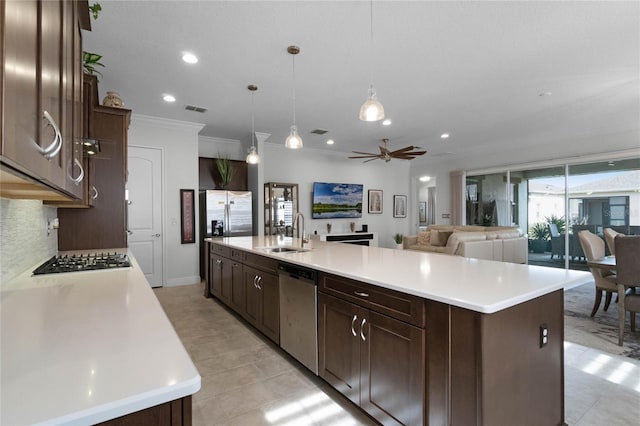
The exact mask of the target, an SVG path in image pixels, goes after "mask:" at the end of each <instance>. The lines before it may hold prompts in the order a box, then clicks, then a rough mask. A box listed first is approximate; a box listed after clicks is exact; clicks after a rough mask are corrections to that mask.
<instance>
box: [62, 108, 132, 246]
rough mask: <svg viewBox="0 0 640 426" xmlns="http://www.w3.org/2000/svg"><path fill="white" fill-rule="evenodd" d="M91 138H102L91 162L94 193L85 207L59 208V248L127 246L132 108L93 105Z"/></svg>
mask: <svg viewBox="0 0 640 426" xmlns="http://www.w3.org/2000/svg"><path fill="white" fill-rule="evenodd" d="M92 117H93V119H92V123H91V128H92V133H91V134H89V136H90V137H92V138H94V139H98V140H101V141H103V143H102V146H101V151H100V155H99V156H97V157H96V158H95V160H94V161H93V163H92V166H93V167H91V170H90V173H93V176H94V184H93V186H95V187H96V188H97V191H96V192H97V193H96V194H94V195H95V196H94V199H93V207H92V208H88V209H72V208H59V209H58V218H59V219H60V228H59V230H58V249H59V250H84V249H113V248H120V247H126V246H127V235H126V205H125V184H126V173H127V132H128V129H129V122H130V117H131V111H130V110H128V109H123V108H111V107H104V106H95V107H94V108H93V114H92Z"/></svg>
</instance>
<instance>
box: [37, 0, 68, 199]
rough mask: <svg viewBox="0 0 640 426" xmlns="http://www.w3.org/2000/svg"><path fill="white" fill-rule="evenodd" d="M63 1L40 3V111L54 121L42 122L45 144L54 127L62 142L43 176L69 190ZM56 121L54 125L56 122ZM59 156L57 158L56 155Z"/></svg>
mask: <svg viewBox="0 0 640 426" xmlns="http://www.w3.org/2000/svg"><path fill="white" fill-rule="evenodd" d="M62 5H63V2H62V1H41V2H40V15H39V20H40V24H39V25H40V68H41V69H40V110H41V113H42V114H43V115H44V114H45V112H46V113H48V114H49V116H50V117H51V120H45V119H41V118H40V117H39V118H40V119H39V123H40V139H41V140H43V142H41V143H43V144H44V145H43V146H46V144H48V141H49V140H52V139H53V138H54V136H55V133H53V128H54V125H55V127H56V129H57V130H58V137H61V138H62V140H61V141H60V142H59V143H61V144H62V146H61V147H60V150H59V151H58V148H56V149H55V150H53V151H52V153H51V156H52V158H50V159H49V161H48V170H47V172H46V173H45V175H44V176H43V178H44V179H46V180H47V181H48V182H50V183H52V184H54V185H56V186H58V187H59V188H65V186H66V175H65V164H64V162H65V157H68V156H69V155H70V152H69V150H70V148H71V146H70V145H69V143H70V142H71V141H69V139H68V138H65V137H64V135H62V132H63V131H64V117H63V108H62V106H63V103H64V102H63V99H64V96H63V87H62V69H63V64H62V56H63V55H62V52H63V43H62V41H63V40H62V34H63V31H62V17H63V8H62ZM52 122H53V123H52ZM56 151H58V154H57V155H55V156H53V153H55V152H56Z"/></svg>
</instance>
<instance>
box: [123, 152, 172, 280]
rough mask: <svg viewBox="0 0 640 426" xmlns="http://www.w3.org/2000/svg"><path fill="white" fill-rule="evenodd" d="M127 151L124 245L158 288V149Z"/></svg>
mask: <svg viewBox="0 0 640 426" xmlns="http://www.w3.org/2000/svg"><path fill="white" fill-rule="evenodd" d="M128 151H129V154H128V165H129V178H128V180H127V191H128V195H129V202H128V203H127V205H128V210H127V217H128V230H129V238H128V245H129V249H130V250H131V251H132V252H133V255H134V256H135V258H136V260H137V261H138V264H139V265H140V268H141V269H142V271H143V272H144V276H145V277H146V278H147V281H148V282H149V284H150V285H151V287H162V285H163V283H164V279H163V267H162V261H163V255H162V251H163V236H162V150H161V149H156V148H143V147H135V146H130V147H129V150H128Z"/></svg>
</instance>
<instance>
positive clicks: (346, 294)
mask: <svg viewBox="0 0 640 426" xmlns="http://www.w3.org/2000/svg"><path fill="white" fill-rule="evenodd" d="M209 241H210V247H211V251H210V253H211V267H212V268H214V267H218V268H219V267H222V269H223V271H224V268H225V266H224V265H225V264H226V263H227V257H228V260H230V262H228V263H229V264H230V265H232V266H233V268H234V269H236V270H237V271H236V272H233V274H234V275H233V276H235V277H236V278H234V279H231V278H229V279H231V281H232V285H233V286H234V287H235V286H244V290H242V289H240V290H241V291H239V292H238V293H237V294H244V293H242V291H244V292H249V291H253V290H252V287H256V279H257V280H258V281H257V283H258V284H259V283H261V282H263V280H262V277H263V276H267V275H270V274H268V273H265V272H261V271H260V268H262V266H261V265H269V264H270V263H269V262H276V263H277V262H278V261H281V262H286V263H290V264H294V265H298V266H302V267H306V268H310V269H313V270H316V271H318V276H319V280H318V299H317V308H318V309H317V310H318V322H317V335H318V352H319V357H318V358H319V376H320V377H321V378H323V379H324V380H325V381H327V382H328V383H329V384H331V385H332V386H333V387H334V388H336V389H337V390H338V391H340V392H341V393H342V394H343V395H344V396H345V397H347V398H349V399H350V400H351V401H352V402H353V403H354V404H356V405H358V406H359V407H360V408H361V409H363V410H364V411H365V412H367V413H369V414H370V415H371V416H372V417H374V418H376V419H377V420H378V421H380V422H381V423H383V424H385V425H386V424H438V425H439V424H453V425H467V424H478V425H502V424H519V425H561V424H563V423H564V365H563V360H564V356H563V353H564V351H563V340H564V338H563V336H564V330H563V327H564V324H563V288H565V287H567V286H572V285H576V284H578V283H582V282H585V281H587V280H588V279H589V274H587V273H584V272H577V271H564V270H557V269H550V268H544V267H536V266H526V265H517V264H508V263H503V262H492V261H484V260H477V259H468V258H462V257H458V256H447V255H441V254H432V253H419V252H411V251H402V250H392V249H386V248H376V247H362V246H354V245H347V244H336V243H323V242H320V241H312V243H311V244H305V247H304V250H303V251H280V250H283V249H282V248H284V250H286V248H294V247H299V245H300V240H298V239H291V238H278V237H235V238H215V239H211V240H209ZM274 248H276V249H277V250H274ZM225 250H226V252H225ZM225 256H227V257H225ZM259 259H265V260H264V261H260V260H259ZM218 261H219V262H218ZM243 268H244V269H243ZM272 269H273V266H269V267H268V268H267V267H266V266H265V267H264V268H262V271H269V270H272ZM243 270H244V272H243ZM247 271H249V272H247ZM215 274H216V272H215V271H214V272H213V275H214V277H215ZM219 276H223V277H224V276H226V277H231V276H232V275H231V274H229V275H224V272H221V273H219ZM243 276H244V280H243V279H242V277H243ZM258 277H260V278H258ZM251 280H253V285H252V283H251ZM214 281H215V280H214ZM227 281H228V280H227ZM212 282H213V281H212ZM264 282H270V280H269V279H268V278H265V280H264ZM214 284H215V283H214ZM260 287H261V286H260V285H258V286H257V288H260ZM214 290H215V289H214V288H211V287H210V288H209V291H210V294H212V295H214V296H216V297H217V295H216V292H215V291H214ZM229 294H231V295H233V294H234V290H233V289H231V290H230V293H229ZM241 299H242V298H241V297H239V298H237V300H236V305H233V304H230V303H227V302H225V300H224V299H221V301H223V303H226V304H227V305H228V306H230V307H231V308H232V309H233V310H235V311H236V312H238V313H239V314H241V315H242V316H244V317H245V318H246V316H245V315H244V314H243V311H242V307H241V306H239V305H238V303H241ZM230 300H232V299H230ZM246 300H247V301H248V300H249V298H248V296H247V298H246ZM266 300H267V299H266V294H265V299H264V300H263V302H262V303H263V304H265V306H266V302H265V301H266ZM270 300H273V298H271V299H270ZM273 303H277V302H272V303H271V304H273ZM270 308H271V310H274V309H275V310H277V306H275V307H273V306H271V307H270ZM265 309H266V308H265ZM250 323H251V322H250ZM252 325H254V326H256V327H257V328H258V329H259V330H260V327H259V326H258V325H260V324H258V325H256V324H254V323H252ZM273 328H274V327H273V326H272V327H271V329H273ZM268 337H270V338H271V339H272V340H274V341H275V342H277V337H278V336H277V334H273V335H272V336H268Z"/></svg>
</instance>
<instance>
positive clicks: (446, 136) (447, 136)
mask: <svg viewBox="0 0 640 426" xmlns="http://www.w3.org/2000/svg"><path fill="white" fill-rule="evenodd" d="M440 138H441V139H449V133H443V134H441V135H440Z"/></svg>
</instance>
